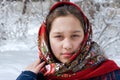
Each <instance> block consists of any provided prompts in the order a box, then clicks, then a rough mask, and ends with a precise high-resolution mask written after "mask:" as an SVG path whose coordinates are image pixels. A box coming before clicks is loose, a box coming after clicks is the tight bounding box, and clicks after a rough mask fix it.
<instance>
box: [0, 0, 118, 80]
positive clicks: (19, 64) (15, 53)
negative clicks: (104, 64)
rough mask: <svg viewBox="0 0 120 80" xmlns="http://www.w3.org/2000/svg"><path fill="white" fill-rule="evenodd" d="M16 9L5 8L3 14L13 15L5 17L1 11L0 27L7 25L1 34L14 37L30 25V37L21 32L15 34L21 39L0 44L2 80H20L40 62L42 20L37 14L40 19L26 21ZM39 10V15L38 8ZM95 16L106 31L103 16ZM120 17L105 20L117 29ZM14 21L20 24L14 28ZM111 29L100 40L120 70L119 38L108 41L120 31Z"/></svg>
mask: <svg viewBox="0 0 120 80" xmlns="http://www.w3.org/2000/svg"><path fill="white" fill-rule="evenodd" d="M71 1H73V2H74V1H79V0H71ZM98 1H101V0H98ZM6 4H7V3H6ZM37 4H39V3H37ZM17 5H18V4H17V3H14V5H11V6H9V7H11V9H9V7H7V6H8V5H7V6H5V7H4V8H6V9H3V8H2V9H3V11H4V10H5V11H7V9H8V10H9V11H10V12H13V13H7V12H5V11H4V14H2V13H1V11H2V9H1V10H0V23H3V22H5V21H6V22H5V23H6V25H5V26H8V27H7V29H6V28H4V26H3V27H1V26H0V31H2V29H6V30H11V31H9V32H8V33H11V34H14V33H12V28H13V27H14V28H17V29H18V30H19V29H20V28H21V27H23V26H24V27H25V28H26V26H25V25H28V28H29V29H28V31H27V32H26V33H27V34H26V35H25V36H28V37H21V36H20V35H19V34H18V33H20V32H18V33H17V32H16V33H15V34H18V35H17V36H18V37H17V36H14V35H12V36H11V34H9V35H8V37H9V36H11V37H12V39H11V38H9V39H8V40H4V41H1V40H0V80H15V79H16V78H17V76H18V75H19V74H20V73H21V72H22V71H23V70H24V68H25V67H26V66H27V65H29V64H30V63H32V62H34V61H35V60H36V59H37V58H38V49H37V32H38V28H39V26H40V23H41V21H42V20H40V18H41V16H38V14H37V16H35V13H33V15H29V17H26V15H24V16H21V14H20V13H19V12H21V10H20V8H21V7H17ZM20 5H21V4H20ZM13 7H17V9H13ZM35 8H36V6H34V8H31V10H32V9H33V12H34V9H35ZM37 9H38V11H39V6H38V8H37ZM12 10H13V11H12ZM16 10H17V11H18V12H17V11H16ZM107 10H108V9H106V13H107ZM110 10H111V8H110ZM36 11H37V10H36ZM119 11H120V10H119ZM36 13H37V12H36ZM101 13H102V12H101ZM118 13H119V12H118ZM1 14H2V15H1ZM103 14H104V15H105V16H106V14H105V13H103ZM10 15H11V16H10ZM95 16H96V20H95V22H96V23H95V24H96V26H98V27H99V26H100V27H102V28H104V27H103V26H104V24H103V23H102V16H101V15H100V14H96V15H95ZM20 17H22V18H20ZM118 17H120V15H116V17H115V18H117V19H115V20H116V21H115V20H111V19H109V20H108V19H107V18H106V19H107V20H106V21H107V22H108V23H114V24H112V25H114V26H119V25H120V21H119V18H118ZM3 18H4V19H3ZM7 18H8V19H7ZM36 18H37V20H36ZM2 19H3V20H2ZM20 19H21V20H23V22H21V23H24V24H22V26H21V25H20V22H19V20H20ZM42 19H43V18H42ZM100 19H101V21H100ZM25 20H29V22H25ZM110 20H111V21H110ZM15 21H18V23H16V25H17V26H15V24H14V23H15ZM113 21H114V22H113ZM28 23H29V24H28ZM101 25H102V26H101ZM14 28H13V29H14ZM109 28H110V31H109V32H108V33H104V34H105V35H104V36H102V37H103V38H102V39H101V43H102V46H103V48H104V49H105V53H106V55H107V56H108V58H109V59H112V60H114V61H115V62H116V63H117V64H118V65H119V66H120V59H119V58H120V53H119V52H120V49H118V48H119V47H120V40H118V39H119V38H120V37H114V38H112V39H110V40H109V38H106V37H107V36H108V35H109V34H110V33H111V32H112V33H115V34H117V32H116V31H117V30H118V31H119V30H120V28H119V29H117V28H113V27H112V28H111V27H109ZM109 28H108V29H109ZM96 29H97V31H101V28H99V29H98V28H96ZM23 31H24V30H23ZM21 32H22V31H21ZM96 33H97V32H96ZM112 33H111V35H110V36H115V34H112ZM0 35H1V34H0ZM118 35H120V34H118ZM19 36H20V38H19ZM96 36H98V35H96ZM14 37H17V38H15V39H14ZM0 38H1V36H0ZM103 39H104V41H103ZM105 40H106V41H107V42H106V41H105ZM115 40H117V41H115ZM113 41H115V43H113V44H110V43H111V42H113Z"/></svg>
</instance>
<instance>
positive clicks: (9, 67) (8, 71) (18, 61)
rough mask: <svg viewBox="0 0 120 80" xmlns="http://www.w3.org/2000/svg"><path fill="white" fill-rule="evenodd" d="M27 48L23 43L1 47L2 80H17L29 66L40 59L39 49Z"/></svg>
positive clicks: (0, 71) (0, 66) (0, 70)
mask: <svg viewBox="0 0 120 80" xmlns="http://www.w3.org/2000/svg"><path fill="white" fill-rule="evenodd" d="M15 45H16V46H15ZM27 47H28V46H27V45H25V44H24V43H23V42H18V44H16V43H15V42H14V43H12V42H11V43H9V45H8V44H7V45H6V46H2V47H0V80H15V79H16V77H17V76H18V75H19V74H20V73H21V71H22V70H24V68H25V67H26V66H27V65H28V64H30V63H32V62H33V61H34V60H36V59H37V58H38V52H37V48H36V49H28V48H27ZM1 50H2V51H1Z"/></svg>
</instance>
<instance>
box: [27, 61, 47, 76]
mask: <svg viewBox="0 0 120 80" xmlns="http://www.w3.org/2000/svg"><path fill="white" fill-rule="evenodd" d="M44 65H45V61H43V62H41V60H40V59H38V60H36V61H35V62H34V63H32V64H30V65H29V66H28V67H27V68H26V70H28V71H32V72H34V73H35V74H38V73H39V72H40V70H41V69H42V68H43V67H44Z"/></svg>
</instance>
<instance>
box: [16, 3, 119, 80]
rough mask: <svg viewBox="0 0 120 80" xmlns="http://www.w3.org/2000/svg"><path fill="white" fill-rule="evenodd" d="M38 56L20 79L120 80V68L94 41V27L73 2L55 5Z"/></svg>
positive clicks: (41, 33) (43, 27) (42, 31)
mask: <svg viewBox="0 0 120 80" xmlns="http://www.w3.org/2000/svg"><path fill="white" fill-rule="evenodd" d="M38 44H39V45H38V48H39V50H40V53H39V56H40V59H38V60H37V61H36V62H35V63H33V64H31V65H30V66H28V67H27V68H26V71H23V72H22V73H21V75H20V76H19V77H18V78H17V80H120V68H119V67H118V66H117V65H116V64H115V63H114V61H112V60H109V59H107V58H106V57H105V56H104V53H103V51H102V50H101V48H100V46H99V45H98V44H97V43H96V42H94V41H92V28H91V25H90V23H89V20H88V19H87V17H86V16H85V15H84V14H83V12H82V11H81V9H80V7H79V6H77V5H76V4H74V3H71V2H58V3H56V4H54V5H53V6H52V8H51V9H50V12H49V14H48V16H47V17H46V21H45V22H43V24H42V25H41V27H40V30H39V35H38Z"/></svg>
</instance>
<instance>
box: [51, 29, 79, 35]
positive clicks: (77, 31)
mask: <svg viewBox="0 0 120 80" xmlns="http://www.w3.org/2000/svg"><path fill="white" fill-rule="evenodd" d="M70 33H81V31H80V30H76V31H71V32H70ZM53 34H63V32H53Z"/></svg>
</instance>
